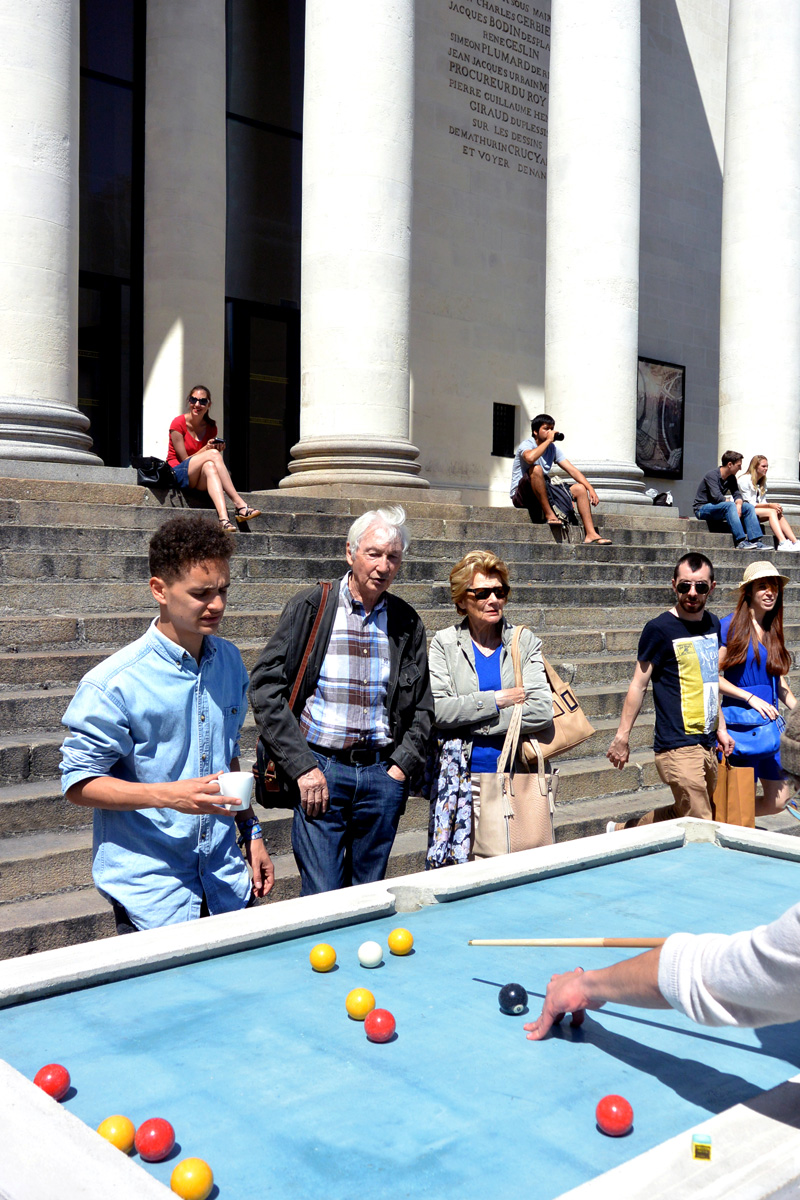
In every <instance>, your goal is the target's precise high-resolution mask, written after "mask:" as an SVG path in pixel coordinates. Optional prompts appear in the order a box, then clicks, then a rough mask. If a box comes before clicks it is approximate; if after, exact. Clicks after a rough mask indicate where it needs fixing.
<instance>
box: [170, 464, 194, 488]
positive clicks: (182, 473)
mask: <svg viewBox="0 0 800 1200" xmlns="http://www.w3.org/2000/svg"><path fill="white" fill-rule="evenodd" d="M172 474H173V475H174V476H175V483H176V484H177V486H178V487H179V488H181V489H182V490H183V491H186V489H187V488H190V487H191V486H192V485H191V484H190V483H189V459H188V458H185V459H184V460H183V462H179V463H176V465H175V466H174V467H173V468H172Z"/></svg>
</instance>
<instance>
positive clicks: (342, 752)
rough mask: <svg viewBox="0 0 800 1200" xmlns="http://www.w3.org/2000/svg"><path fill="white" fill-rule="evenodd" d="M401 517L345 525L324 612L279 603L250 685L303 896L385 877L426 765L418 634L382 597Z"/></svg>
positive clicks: (372, 516)
mask: <svg viewBox="0 0 800 1200" xmlns="http://www.w3.org/2000/svg"><path fill="white" fill-rule="evenodd" d="M405 519H406V515H405V512H404V511H403V509H402V508H401V507H400V506H399V505H398V506H393V507H388V508H379V509H377V510H374V511H372V512H367V513H364V515H363V516H361V517H359V518H358V519H357V520H356V521H354V522H353V524H352V526H351V527H350V532H349V533H348V535H347V546H346V557H347V562H348V565H349V568H350V569H349V570H348V571H347V573H346V574H345V575H344V576H343V577H342V578H341V579H340V580H339V581H337V582H336V583H334V585H333V587H332V588H331V589H330V592H329V593H328V595H327V598H326V599H325V601H324V604H323V599H324V590H323V586H322V584H317V585H316V586H315V587H312V588H309V589H307V590H306V591H303V592H300V593H298V595H296V596H294V597H293V598H292V599H291V600H290V601H289V603H288V604H287V605H286V607H285V609H284V610H283V612H282V614H281V618H280V621H279V623H278V628H277V629H276V631H275V633H274V634H273V636H272V637H271V638H270V640H269V642H268V643H267V645H266V647H265V648H264V651H263V653H262V655H261V657H260V658H259V660H258V663H257V664H256V666H255V669H254V671H253V673H252V676H251V685H250V699H251V702H252V705H253V712H254V714H255V718H256V724H257V725H258V731H259V735H260V737H261V740H262V742H263V744H264V746H265V748H266V750H267V752H268V754H269V756H270V757H271V758H272V759H273V760H274V761H275V764H276V766H277V768H278V774H279V778H280V779H281V781H282V783H283V784H284V786H285V787H286V788H287V789H288V790H289V792H290V794H293V795H294V797H295V801H296V802H295V807H294V817H293V821H292V849H293V851H294V856H295V859H296V860H297V866H298V868H299V871H300V879H301V884H302V891H301V894H302V895H303V896H310V895H314V894H316V893H318V892H326V891H330V890H332V889H333V888H339V887H347V886H349V885H350V884H356V883H371V882H372V881H374V880H376V879H383V877H384V875H385V874H386V865H387V863H388V860H389V853H390V851H391V848H392V844H393V842H394V839H395V835H396V833H397V826H398V823H399V821H400V817H401V816H402V814H403V810H404V809H405V804H406V799H407V797H408V790H409V785H410V783H411V782H412V781H413V779H414V778H415V777H416V776H418V775H420V773H421V771H422V768H423V766H424V762H425V754H426V749H427V742H428V737H429V734H430V730H431V721H432V717H433V699H432V697H431V689H430V682H429V678H428V659H427V652H426V643H425V628H424V626H423V624H422V621H421V620H420V618H419V615H418V614H417V613H416V612H415V611H414V609H413V608H412V607H411V606H410V605H409V604H406V602H405V601H404V600H401V599H399V597H397V596H394V595H391V594H390V593H389V591H388V589H389V587H390V586H391V584H392V582H393V580H394V578H395V576H396V575H397V572H398V571H399V569H400V564H401V563H402V560H403V554H404V552H405V550H406V549H407V547H408V532H407V530H406V527H405ZM320 609H322V612H321V614H320ZM318 615H320V620H319V624H318V628H317V634H316V638H315V640H314V644H313V647H312V650H311V654H310V657H309V659H308V663H307V664H306V668H305V671H304V672H303V675H302V679H301V682H300V686H299V690H298V693H297V697H296V700H295V703H294V706H293V707H292V708H290V706H289V702H290V698H291V693H292V688H293V685H294V683H295V680H296V678H297V675H298V672H299V670H300V668H301V664H302V661H303V657H304V654H305V651H306V647H307V645H308V642H309V637H310V635H311V633H312V630H313V628H314V625H315V622H316V619H317V616H318Z"/></svg>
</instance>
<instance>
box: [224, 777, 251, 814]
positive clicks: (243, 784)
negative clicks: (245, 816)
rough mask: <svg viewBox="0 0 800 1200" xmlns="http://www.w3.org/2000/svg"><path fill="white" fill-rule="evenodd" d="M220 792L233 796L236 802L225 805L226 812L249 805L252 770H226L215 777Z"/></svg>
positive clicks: (235, 810)
mask: <svg viewBox="0 0 800 1200" xmlns="http://www.w3.org/2000/svg"><path fill="white" fill-rule="evenodd" d="M217 783H218V784H219V790H220V793H221V794H222V795H223V796H235V797H236V800H237V803H236V804H228V805H226V807H227V809H228V812H241V811H242V809H244V808H249V807H250V800H251V797H252V795H253V772H252V771H226V772H225V773H224V774H223V775H220V776H219V778H218V779H217Z"/></svg>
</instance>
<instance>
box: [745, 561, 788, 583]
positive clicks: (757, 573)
mask: <svg viewBox="0 0 800 1200" xmlns="http://www.w3.org/2000/svg"><path fill="white" fill-rule="evenodd" d="M756 579H780V581H781V583H782V584H783V586H784V587H786V585H787V583H790V582H791V580H790V579H789V576H788V575H781V573H780V571H779V570H778V568H777V567H774V566H773V565H772V563H771V562H754V563H750V566H749V567H748V568H747V570H746V571H745V573H744V575H743V576H742V582H741V583H740V584H739V587H740V588H744V587H747V585H748V583H753V582H754V580H756Z"/></svg>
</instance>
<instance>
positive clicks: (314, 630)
mask: <svg viewBox="0 0 800 1200" xmlns="http://www.w3.org/2000/svg"><path fill="white" fill-rule="evenodd" d="M331 587H332V584H331V583H330V582H327V581H326V582H325V583H323V584H322V598H321V600H320V602H319V608H318V609H317V615H316V617H315V618H314V624H313V625H312V626H311V633H310V634H309V635H308V641H307V642H306V649H305V653H304V655H303V661H302V662H301V663H300V666H299V667H298V669H297V677H296V679H295V681H294V687H293V688H292V694H291V696H290V697H289V709H290V710H291V711H294V704H295V700H296V699H297V693H298V692H299V691H300V685H301V683H302V682H303V676H304V675H305V673H306V667H307V666H308V660H309V658H310V657H311V651H312V650H313V649H314V642H315V641H316V640H317V634H318V633H319V627H320V625H321V624H322V617H323V614H324V612H325V607H326V605H327V602H328V596H329V595H330V590H331Z"/></svg>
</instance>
